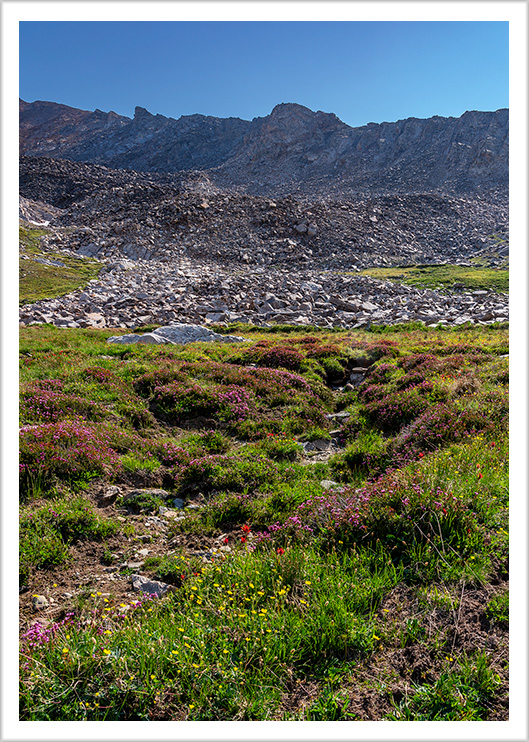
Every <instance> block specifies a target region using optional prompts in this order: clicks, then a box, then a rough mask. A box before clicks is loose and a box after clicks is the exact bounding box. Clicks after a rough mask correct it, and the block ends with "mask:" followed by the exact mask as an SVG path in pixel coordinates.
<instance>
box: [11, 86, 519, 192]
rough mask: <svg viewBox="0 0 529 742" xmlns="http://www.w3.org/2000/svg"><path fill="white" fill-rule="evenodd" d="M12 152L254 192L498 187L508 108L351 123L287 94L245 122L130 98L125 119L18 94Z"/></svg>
mask: <svg viewBox="0 0 529 742" xmlns="http://www.w3.org/2000/svg"><path fill="white" fill-rule="evenodd" d="M20 152H21V154H25V155H32V156H38V155H44V156H51V157H54V158H60V159H69V160H73V161H77V162H90V163H95V164H101V165H106V166H107V167H111V168H121V169H123V168H124V169H132V170H136V171H143V172H155V173H176V172H180V171H193V170H194V171H197V170H198V171H202V172H204V173H206V174H207V177H208V178H209V180H210V182H211V184H212V185H213V186H216V187H220V188H222V189H231V190H235V191H239V192H247V193H250V194H254V195H269V196H279V195H287V194H312V195H319V196H322V195H329V194H332V195H346V194H350V195H351V194H374V193H377V194H382V193H394V192H399V193H403V192H410V193H417V192H425V191H427V192H431V191H436V192H444V193H453V194H464V193H481V194H486V193H487V192H488V191H489V190H495V189H496V190H497V189H502V190H506V188H507V185H508V110H507V109H500V110H498V111H495V112H482V111H467V112H466V113H464V114H463V115H462V116H460V117H459V118H454V117H449V118H444V117H441V116H433V117H431V118H428V119H417V118H409V119H404V120H401V121H397V122H394V123H380V124H375V123H370V124H367V125H366V126H360V127H351V126H348V125H347V124H345V123H344V122H343V121H341V120H340V119H339V118H338V117H337V116H335V115H334V114H332V113H324V112H322V111H317V112H314V111H311V110H310V109H309V108H306V107H305V106H301V105H298V104H293V103H282V104H279V105H277V106H276V107H275V108H274V109H273V110H272V112H271V113H270V114H269V115H268V116H264V117H260V118H255V119H253V120H252V121H244V120H242V119H238V118H225V119H222V118H217V117H214V116H203V115H199V114H196V115H192V116H181V117H180V118H179V119H173V118H168V117H165V116H162V115H160V114H157V115H153V114H151V113H149V112H148V111H146V110H145V109H144V108H141V107H137V108H136V110H135V114H134V117H133V118H132V119H130V118H128V117H126V116H119V115H118V114H116V113H114V112H112V111H111V112H109V113H103V112H102V111H99V110H96V111H94V112H90V111H81V110H79V109H75V108H70V107H68V106H64V105H61V104H57V103H50V102H44V101H36V102H34V103H27V102H25V101H22V100H21V101H20Z"/></svg>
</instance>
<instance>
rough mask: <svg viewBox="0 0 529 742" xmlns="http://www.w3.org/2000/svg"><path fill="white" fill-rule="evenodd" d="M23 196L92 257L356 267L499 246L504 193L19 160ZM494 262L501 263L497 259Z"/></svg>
mask: <svg viewBox="0 0 529 742" xmlns="http://www.w3.org/2000/svg"><path fill="white" fill-rule="evenodd" d="M20 188H21V194H22V196H23V197H25V198H26V199H30V200H33V201H35V200H36V201H40V202H44V203H49V204H51V205H52V206H54V207H57V208H60V209H63V211H62V212H61V213H60V214H59V216H58V217H57V219H56V220H55V221H54V222H53V225H54V226H56V227H59V226H62V227H63V229H60V230H58V229H56V230H55V235H54V236H52V237H50V238H49V239H43V241H42V247H43V248H46V247H49V248H52V249H65V250H70V251H71V254H72V255H78V256H86V257H92V258H93V257H97V258H98V259H106V260H114V261H115V260H120V259H122V258H130V259H132V260H138V259H146V260H159V261H165V262H173V261H175V260H177V259H178V258H180V257H182V256H187V257H190V258H193V259H198V260H205V261H207V262H209V263H217V264H218V265H219V266H226V265H240V264H241V263H242V264H246V265H249V266H250V265H262V266H273V265H274V266H275V265H282V266H289V267H290V266H292V267H293V268H297V266H298V265H310V266H318V267H319V268H321V269H345V270H355V269H362V268H366V267H369V266H390V265H400V264H404V263H408V264H416V263H434V262H437V263H438V262H445V261H446V262H450V263H458V262H462V261H463V262H466V261H468V260H469V259H470V258H472V257H477V256H480V255H483V254H484V253H491V254H492V253H494V254H495V253H496V250H497V247H498V239H501V240H502V243H501V244H502V247H503V248H504V249H506V247H507V239H508V210H507V204H506V200H505V198H503V197H502V196H501V195H499V194H496V196H493V194H488V196H487V198H484V197H475V198H466V197H465V198H463V197H457V198H456V197H451V196H446V195H440V194H401V195H387V196H371V197H368V198H360V197H356V198H343V197H342V198H332V199H331V198H330V197H329V198H326V199H323V200H310V201H309V200H307V199H304V198H294V197H290V196H289V197H284V198H275V199H270V198H265V197H258V196H249V195H247V194H233V193H232V194H230V193H221V192H218V191H215V189H213V188H209V187H208V186H207V183H206V181H205V180H204V179H203V178H202V179H200V180H199V181H197V182H195V183H192V182H191V181H190V180H189V179H187V180H184V179H183V177H181V176H179V175H175V176H171V175H152V174H151V175H147V174H145V173H135V172H127V171H112V170H109V169H108V168H104V167H99V166H95V165H85V164H80V163H72V162H67V161H56V160H49V159H46V158H28V157H23V158H22V159H21V165H20ZM496 259H497V258H496Z"/></svg>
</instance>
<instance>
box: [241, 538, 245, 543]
mask: <svg viewBox="0 0 529 742" xmlns="http://www.w3.org/2000/svg"><path fill="white" fill-rule="evenodd" d="M245 541H246V536H241V544H244V542H245Z"/></svg>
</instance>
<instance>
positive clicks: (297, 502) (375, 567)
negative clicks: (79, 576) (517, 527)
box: [20, 325, 509, 721]
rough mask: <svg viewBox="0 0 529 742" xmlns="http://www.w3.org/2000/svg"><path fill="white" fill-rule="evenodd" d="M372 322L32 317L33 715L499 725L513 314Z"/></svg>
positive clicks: (24, 654) (25, 689) (25, 398)
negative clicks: (69, 592) (40, 600)
mask: <svg viewBox="0 0 529 742" xmlns="http://www.w3.org/2000/svg"><path fill="white" fill-rule="evenodd" d="M267 329H268V328H267ZM372 329H373V328H372ZM375 330H376V331H371V332H366V331H361V330H358V331H353V332H345V331H326V330H318V329H316V328H311V330H310V332H307V331H306V328H291V327H285V328H283V329H282V330H281V331H278V330H276V331H275V332H267V331H257V330H255V329H252V330H250V329H249V328H246V335H247V337H248V339H249V341H248V342H247V343H244V344H238V345H231V344H224V343H221V344H201V343H196V344H191V345H187V346H168V345H163V346H149V345H133V346H119V345H116V344H109V345H107V343H106V339H107V337H108V336H109V335H110V334H111V333H110V331H106V330H95V329H86V330H81V329H79V330H65V329H58V328H55V327H51V326H44V325H43V326H31V327H25V328H22V329H21V334H20V380H21V405H20V416H21V425H22V428H21V444H20V447H21V456H20V476H21V479H20V481H21V485H20V495H21V503H20V532H21V538H20V581H21V586H22V587H23V588H25V589H27V590H28V592H23V593H22V597H21V602H22V607H23V610H25V608H24V606H26V607H27V605H28V601H30V600H31V595H32V594H34V593H37V592H43V591H44V592H45V588H44V586H46V585H47V584H50V583H53V582H54V581H55V582H56V583H58V582H61V583H62V584H70V585H77V587H76V590H77V592H76V594H75V596H74V597H73V598H72V600H71V602H70V603H66V604H64V605H62V606H59V608H60V609H61V610H60V611H58V612H57V611H56V612H55V613H54V614H53V617H52V619H51V620H50V622H49V623H47V624H44V623H41V624H39V623H37V624H34V625H33V626H31V627H29V628H28V627H27V626H26V627H25V628H24V630H23V634H22V638H21V655H20V658H21V663H20V664H21V677H20V699H21V701H20V715H21V719H23V720H33V721H36V720H39V721H44V720H72V721H75V720H107V721H111V720H129V721H130V720H366V719H379V720H384V719H385V720H445V721H452V720H501V719H506V718H507V713H508V704H507V670H508V668H507V659H506V658H507V656H508V653H507V651H506V648H507V646H508V645H507V618H508V592H507V591H506V580H507V564H508V522H509V521H508V490H507V487H508V465H507V463H508V421H507V411H508V389H507V384H508V358H506V357H505V355H506V353H507V352H508V329H507V327H506V326H500V325H496V326H487V327H470V326H468V327H463V328H461V327H459V328H453V329H446V328H438V329H427V328H424V327H422V326H421V327H420V328H417V327H414V326H406V327H398V328H391V327H381V328H375ZM238 331H239V332H241V333H243V332H245V330H243V329H239V330H238ZM359 358H362V359H368V362H369V364H370V365H369V367H368V368H367V371H366V374H365V380H364V381H363V382H362V383H361V384H360V385H359V386H357V387H356V388H355V389H354V390H353V391H346V392H344V391H339V390H338V391H336V390H334V391H333V389H332V386H333V385H336V384H342V385H344V384H345V383H346V381H347V380H348V378H349V374H350V372H351V369H352V368H355V367H356V366H357V365H358V361H359ZM336 412H341V413H343V414H342V415H341V417H336V415H335V414H334V413H336ZM337 429H339V430H337ZM315 441H318V442H320V443H321V444H322V448H321V451H320V450H319V449H318V455H317V456H316V457H311V455H309V454H305V453H304V450H303V445H304V444H305V443H306V442H315ZM106 489H110V490H115V495H114V499H113V500H112V501H109V500H108V499H105V500H104V502H103V501H102V499H101V497H102V493H103V492H104V491H105V490H106ZM160 489H163V490H165V493H164V492H161V493H160ZM175 498H178V500H181V501H183V503H184V505H185V507H184V508H183V509H182V508H181V507H180V506H181V504H182V503H180V504H177V502H178V501H176V502H175V503H174V505H173V501H174V500H175ZM152 516H156V518H158V519H159V520H160V521H163V522H164V523H165V524H166V527H165V529H163V530H159V529H157V528H153V527H152V525H151V526H148V525H146V521H147V520H148V519H151V520H152ZM156 518H155V520H156ZM145 544H147V546H148V548H149V551H148V556H146V557H145V558H144V559H143V560H142V563H141V564H140V566H136V567H130V566H127V565H128V561H127V560H130V559H131V558H132V561H133V563H134V558H136V559H137V556H136V557H135V550H136V549H138V548H140V545H145ZM83 555H85V556H84V557H83ZM123 555H125V556H123ZM83 558H85V559H86V560H87V562H86V563H87V564H88V565H89V568H90V570H91V572H92V573H93V574H95V575H97V577H98V581H97V582H94V583H92V584H96V585H98V587H94V588H91V587H88V588H82V589H79V587H78V583H76V579H74V578H73V577H72V575H74V573H75V571H76V570H81V564H82V559H83ZM123 562H124V565H125V566H123V564H121V566H119V565H120V563H123ZM109 565H110V566H109ZM119 570H121V572H120V574H119V578H120V579H119V580H114V581H112V580H111V579H110V577H109V574H111V573H112V575H111V576H112V577H114V572H115V571H119ZM137 571H139V572H140V573H141V574H142V575H144V576H146V577H148V578H151V579H155V580H162V581H164V582H166V583H167V584H168V585H170V590H169V591H168V592H167V593H166V594H165V595H164V597H163V598H151V597H149V596H146V595H142V594H141V593H138V594H137V596H138V598H137V599H136V600H131V599H130V596H128V597H124V596H126V592H125V591H127V590H130V582H128V583H127V582H124V581H126V580H130V578H129V577H128V575H130V574H131V573H132V572H137ZM105 581H106V582H105ZM103 584H104V585H105V586H104V587H103ZM58 589H59V588H58ZM61 589H62V590H64V588H61ZM29 591H31V592H29ZM120 591H121V592H120ZM49 594H50V595H51V593H49ZM57 595H59V593H57ZM28 617H30V619H31V621H34V619H35V616H34V614H33V613H31V614H29V615H28Z"/></svg>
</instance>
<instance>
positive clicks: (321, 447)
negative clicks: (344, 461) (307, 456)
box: [303, 438, 331, 451]
mask: <svg viewBox="0 0 529 742" xmlns="http://www.w3.org/2000/svg"><path fill="white" fill-rule="evenodd" d="M330 445H331V441H330V440H327V439H326V438H318V440H315V441H308V442H307V443H304V444H303V450H304V451H326V450H327V449H328V448H329V446H330Z"/></svg>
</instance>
